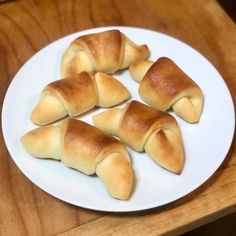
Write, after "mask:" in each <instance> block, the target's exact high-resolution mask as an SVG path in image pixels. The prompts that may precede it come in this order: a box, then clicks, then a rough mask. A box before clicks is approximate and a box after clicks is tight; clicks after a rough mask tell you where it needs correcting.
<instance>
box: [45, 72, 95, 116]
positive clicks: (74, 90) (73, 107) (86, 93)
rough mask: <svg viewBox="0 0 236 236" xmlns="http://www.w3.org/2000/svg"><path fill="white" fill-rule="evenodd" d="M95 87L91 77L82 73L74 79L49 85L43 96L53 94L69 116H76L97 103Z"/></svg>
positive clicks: (62, 80)
mask: <svg viewBox="0 0 236 236" xmlns="http://www.w3.org/2000/svg"><path fill="white" fill-rule="evenodd" d="M95 86H96V85H95V81H94V78H93V76H92V75H90V74H88V73H86V72H82V73H81V74H78V75H76V76H74V77H71V78H66V79H61V80H57V81H54V82H52V83H50V84H49V85H47V86H46V87H45V89H44V90H43V94H44V96H45V95H47V94H50V95H52V94H53V95H54V96H55V97H57V98H58V99H59V100H60V101H62V103H63V106H64V107H65V109H66V110H67V112H68V114H69V115H70V116H76V115H78V114H81V113H83V112H85V111H88V110H89V109H91V108H93V107H94V106H95V104H96V102H97V91H96V87H95ZM85 98H86V99H85Z"/></svg>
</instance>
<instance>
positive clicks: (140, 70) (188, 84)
mask: <svg viewBox="0 0 236 236" xmlns="http://www.w3.org/2000/svg"><path fill="white" fill-rule="evenodd" d="M129 72H130V75H131V77H132V78H133V79H134V80H136V81H138V82H140V86H139V90H138V92H139V95H140V97H141V98H142V99H143V100H144V101H145V102H147V103H148V104H150V105H151V106H153V107H155V108H157V109H158V110H161V111H166V110H168V109H169V108H172V109H173V111H174V112H175V113H176V114H177V115H178V116H179V117H181V118H182V119H184V120H185V121H188V122H190V123H195V122H198V121H199V119H200V116H201V113H202V108H203V94H202V91H201V89H200V87H199V86H198V85H197V84H196V83H195V82H194V81H193V80H192V79H191V78H190V77H189V76H187V75H186V74H185V73H184V72H183V71H182V70H181V69H180V68H179V67H178V66H177V65H176V64H175V63H174V62H173V61H172V60H171V59H169V58H166V57H161V58H159V59H158V60H157V61H156V62H155V63H153V62H152V61H139V62H136V63H133V64H132V65H131V66H130V68H129Z"/></svg>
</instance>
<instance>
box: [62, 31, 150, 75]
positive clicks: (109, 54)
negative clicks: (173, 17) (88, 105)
mask: <svg viewBox="0 0 236 236" xmlns="http://www.w3.org/2000/svg"><path fill="white" fill-rule="evenodd" d="M148 55H149V51H148V48H147V46H146V45H140V46H138V45H136V44H134V43H133V42H132V41H131V40H129V39H128V38H127V37H126V36H125V35H124V34H122V33H121V32H120V31H119V30H107V31H103V32H99V33H94V34H87V35H84V36H80V37H78V38H77V39H75V40H74V41H73V42H72V43H71V44H70V46H69V47H68V48H67V50H66V51H65V53H64V55H63V57H62V61H61V75H62V78H64V77H67V76H71V75H73V74H76V73H80V72H82V71H88V72H93V73H94V72H98V71H100V72H105V73H108V74H113V73H115V72H116V71H117V70H119V69H124V68H127V67H128V66H129V65H130V64H131V63H132V62H134V61H136V60H140V59H145V58H146V57H148Z"/></svg>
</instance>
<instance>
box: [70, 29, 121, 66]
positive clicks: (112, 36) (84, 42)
mask: <svg viewBox="0 0 236 236" xmlns="http://www.w3.org/2000/svg"><path fill="white" fill-rule="evenodd" d="M74 43H75V44H76V45H77V46H79V47H80V48H82V49H83V50H84V51H85V52H86V53H87V54H88V55H89V57H90V58H91V60H92V63H93V65H94V71H107V70H109V68H113V70H118V68H119V64H120V63H121V61H122V56H123V49H124V42H123V40H122V35H121V33H120V32H119V31H118V30H109V31H104V32H101V33H100V34H97V33H95V34H88V35H84V36H81V37H79V38H77V39H76V40H75V41H74ZM108 58H109V60H108Z"/></svg>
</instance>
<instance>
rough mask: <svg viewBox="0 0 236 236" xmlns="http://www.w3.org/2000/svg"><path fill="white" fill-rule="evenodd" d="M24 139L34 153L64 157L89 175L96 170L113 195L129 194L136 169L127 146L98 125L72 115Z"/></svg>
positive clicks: (125, 195)
mask: <svg viewBox="0 0 236 236" xmlns="http://www.w3.org/2000/svg"><path fill="white" fill-rule="evenodd" d="M21 140H22V144H23V146H24V148H25V149H26V151H27V152H29V153H30V154H31V155H33V156H36V157H39V158H53V159H58V160H61V161H62V162H63V163H64V164H65V165H66V166H68V167H71V168H74V169H76V170H79V171H81V172H83V173H85V174H87V175H92V174H95V173H96V174H97V175H98V176H99V177H100V178H101V179H102V181H103V182H104V184H105V186H106V187H107V190H108V192H109V193H110V195H111V196H113V197H115V198H118V199H124V200H126V199H128V198H129V196H130V194H131V190H132V186H133V170H132V165H131V160H130V157H129V153H128V151H127V148H126V147H125V146H124V145H123V144H122V143H121V142H120V141H119V140H118V139H116V138H114V137H112V136H109V135H106V134H104V133H103V132H102V131H101V130H99V129H97V128H96V127H94V126H91V125H89V124H87V123H85V122H83V121H79V120H76V119H71V118H70V119H67V120H64V121H62V122H60V123H58V124H57V125H48V126H44V127H40V128H37V129H35V130H32V131H30V132H28V133H27V134H25V135H24V136H23V137H22V139H21Z"/></svg>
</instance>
